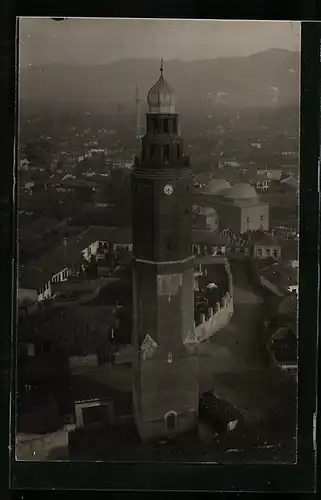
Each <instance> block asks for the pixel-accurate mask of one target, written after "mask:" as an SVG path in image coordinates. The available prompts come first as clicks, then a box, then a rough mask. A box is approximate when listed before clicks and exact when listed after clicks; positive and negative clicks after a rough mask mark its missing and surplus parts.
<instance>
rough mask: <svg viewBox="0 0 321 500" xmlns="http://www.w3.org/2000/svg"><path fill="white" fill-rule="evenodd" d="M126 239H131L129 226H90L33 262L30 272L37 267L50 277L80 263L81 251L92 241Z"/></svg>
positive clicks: (122, 240)
mask: <svg viewBox="0 0 321 500" xmlns="http://www.w3.org/2000/svg"><path fill="white" fill-rule="evenodd" d="M126 239H128V240H129V241H131V230H130V229H128V228H115V227H105V226H90V227H89V228H88V229H86V230H85V231H82V232H81V233H79V234H78V235H76V236H73V237H71V238H69V239H67V240H66V244H64V243H63V242H62V244H61V245H59V246H58V247H56V248H55V249H53V250H52V251H50V252H48V253H46V254H45V255H44V256H42V257H41V258H40V259H38V260H37V262H35V263H33V264H31V266H30V268H31V271H28V272H29V273H30V274H31V272H32V269H35V268H37V269H38V270H40V271H41V272H46V273H47V274H46V277H47V276H49V278H50V277H51V276H52V275H53V274H55V273H58V272H60V271H62V270H63V269H65V268H66V267H68V266H72V265H73V264H76V263H80V261H81V252H82V251H83V250H85V249H86V248H88V247H89V246H90V245H91V244H92V243H94V242H96V241H106V242H112V243H118V242H121V243H124V242H126V241H124V240H126ZM26 272H27V270H26ZM45 282H46V281H45ZM45 282H43V283H42V285H43V284H44V283H45Z"/></svg>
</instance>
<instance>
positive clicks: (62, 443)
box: [16, 425, 75, 461]
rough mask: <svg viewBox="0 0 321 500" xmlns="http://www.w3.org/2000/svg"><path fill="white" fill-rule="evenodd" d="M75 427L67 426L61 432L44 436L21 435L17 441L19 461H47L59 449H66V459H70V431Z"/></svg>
mask: <svg viewBox="0 0 321 500" xmlns="http://www.w3.org/2000/svg"><path fill="white" fill-rule="evenodd" d="M74 427H75V426H74V425H72V426H66V428H64V429H61V430H60V431H57V432H53V433H52V434H44V435H24V434H22V435H19V434H18V436H17V439H16V458H17V460H36V461H42V460H46V459H47V457H48V455H49V454H50V453H51V452H52V451H53V450H55V449H57V448H59V449H60V448H64V450H65V454H66V456H65V459H68V430H71V429H73V428H74Z"/></svg>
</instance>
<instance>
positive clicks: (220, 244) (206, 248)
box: [192, 229, 228, 257]
mask: <svg viewBox="0 0 321 500" xmlns="http://www.w3.org/2000/svg"><path fill="white" fill-rule="evenodd" d="M192 244H193V246H192V248H193V253H194V255H196V256H205V255H211V256H212V257H214V256H216V255H218V256H219V255H224V254H225V249H226V246H227V244H228V237H227V236H226V235H224V234H221V233H219V232H217V231H209V230H208V229H203V230H202V229H198V230H197V229H194V230H193V231H192Z"/></svg>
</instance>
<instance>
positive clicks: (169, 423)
mask: <svg viewBox="0 0 321 500" xmlns="http://www.w3.org/2000/svg"><path fill="white" fill-rule="evenodd" d="M164 419H165V425H166V430H167V431H168V432H170V433H174V432H176V430H177V413H176V411H169V412H168V413H166V414H165V416H164Z"/></svg>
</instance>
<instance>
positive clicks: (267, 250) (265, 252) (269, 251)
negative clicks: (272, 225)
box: [253, 244, 281, 260]
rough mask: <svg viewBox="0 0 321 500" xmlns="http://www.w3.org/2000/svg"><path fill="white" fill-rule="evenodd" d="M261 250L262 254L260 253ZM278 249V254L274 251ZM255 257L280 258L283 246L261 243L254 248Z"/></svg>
mask: <svg viewBox="0 0 321 500" xmlns="http://www.w3.org/2000/svg"><path fill="white" fill-rule="evenodd" d="M260 251H261V254H260ZM275 251H276V256H275V254H274V252H275ZM253 257H254V258H255V259H266V258H267V257H273V258H274V259H277V260H280V258H281V247H279V246H277V245H276V246H264V245H263V246H261V245H259V244H257V245H255V246H254V248H253Z"/></svg>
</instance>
